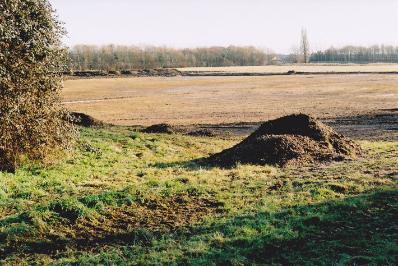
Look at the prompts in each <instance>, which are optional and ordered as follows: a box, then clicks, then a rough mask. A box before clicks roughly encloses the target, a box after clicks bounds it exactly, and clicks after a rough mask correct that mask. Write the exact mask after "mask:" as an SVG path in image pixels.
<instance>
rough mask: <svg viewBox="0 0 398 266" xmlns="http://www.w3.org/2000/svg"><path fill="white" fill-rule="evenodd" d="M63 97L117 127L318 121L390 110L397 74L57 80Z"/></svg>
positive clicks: (394, 101)
mask: <svg viewBox="0 0 398 266" xmlns="http://www.w3.org/2000/svg"><path fill="white" fill-rule="evenodd" d="M63 99H64V101H65V103H66V106H67V107H68V108H69V109H71V110H75V111H81V112H85V113H87V114H89V115H92V116H94V117H95V118H98V119H101V120H103V121H105V122H109V123H113V124H117V125H137V124H138V125H150V124H154V123H162V122H168V123H173V124H196V123H212V124H217V123H232V122H240V121H245V122H250V121H264V120H268V119H271V118H275V117H279V116H282V115H286V114H290V113H293V112H306V113H311V114H313V115H315V116H317V117H321V118H325V117H335V116H351V115H356V114H358V113H364V112H372V111H377V110H379V109H383V108H384V109H385V108H397V102H398V75H325V76H322V75H316V76H271V77H195V78H194V77H174V78H161V77H157V78H118V79H79V80H67V81H66V82H65V89H64V91H63Z"/></svg>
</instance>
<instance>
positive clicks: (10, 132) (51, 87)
mask: <svg viewBox="0 0 398 266" xmlns="http://www.w3.org/2000/svg"><path fill="white" fill-rule="evenodd" d="M0 10H1V12H0V170H7V171H14V170H15V168H16V167H17V166H18V164H19V162H20V161H21V160H22V159H23V157H28V158H30V159H40V160H42V159H43V158H44V157H46V156H47V155H48V154H49V153H50V152H52V151H53V150H54V147H66V146H68V144H69V141H70V137H71V134H70V133H71V132H73V130H72V128H71V126H70V125H69V124H68V123H65V122H64V121H63V117H64V112H63V110H62V107H61V105H60V95H59V94H60V90H61V82H62V80H61V76H60V74H59V73H62V70H63V69H64V67H65V60H66V54H65V52H66V51H65V50H64V49H63V48H62V46H61V42H60V39H61V37H62V35H63V28H62V27H61V24H60V23H59V22H58V21H57V20H56V17H55V15H54V12H53V10H52V8H51V5H50V4H49V3H48V1H46V0H26V1H25V0H23V1H22V0H15V1H1V2H0Z"/></svg>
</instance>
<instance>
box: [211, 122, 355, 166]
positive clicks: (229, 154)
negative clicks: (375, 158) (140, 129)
mask: <svg viewBox="0 0 398 266" xmlns="http://www.w3.org/2000/svg"><path fill="white" fill-rule="evenodd" d="M360 154H361V149H360V147H359V146H358V145H357V144H355V143H354V142H353V141H351V140H350V139H348V138H346V137H344V136H343V135H340V134H338V133H337V132H335V131H334V130H333V129H332V128H330V127H328V126H326V125H325V124H323V123H321V122H320V121H318V120H316V119H315V118H313V117H311V116H309V115H305V114H293V115H289V116H285V117H281V118H278V119H275V120H271V121H268V122H266V123H264V124H262V125H261V126H260V127H259V129H258V130H256V131H255V132H254V133H252V134H251V135H250V136H249V137H247V138H246V139H245V140H243V141H242V142H241V143H239V144H237V145H235V146H234V147H232V148H230V149H227V150H224V151H222V152H220V153H218V154H215V155H212V156H210V157H209V158H207V159H206V160H205V161H206V162H207V163H209V164H212V165H217V166H221V167H230V166H233V165H235V164H237V163H244V164H260V165H264V164H275V165H280V166H286V165H303V164H308V163H314V162H324V161H333V160H344V159H348V158H355V157H356V156H358V155H360Z"/></svg>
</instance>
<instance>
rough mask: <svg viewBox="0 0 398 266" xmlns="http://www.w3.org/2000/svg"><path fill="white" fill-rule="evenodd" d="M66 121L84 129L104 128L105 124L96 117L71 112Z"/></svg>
mask: <svg viewBox="0 0 398 266" xmlns="http://www.w3.org/2000/svg"><path fill="white" fill-rule="evenodd" d="M65 120H67V121H69V122H71V123H73V124H75V125H78V126H82V127H95V126H102V125H103V123H102V122H101V121H99V120H97V119H95V118H94V117H92V116H90V115H87V114H84V113H78V112H70V113H69V115H68V116H67V117H66V118H65Z"/></svg>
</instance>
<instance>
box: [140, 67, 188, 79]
mask: <svg viewBox="0 0 398 266" xmlns="http://www.w3.org/2000/svg"><path fill="white" fill-rule="evenodd" d="M181 75H182V74H181V72H180V71H178V70H177V69H173V68H156V69H143V70H139V71H138V76H140V77H176V76H181Z"/></svg>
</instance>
